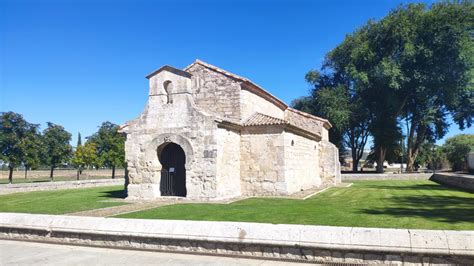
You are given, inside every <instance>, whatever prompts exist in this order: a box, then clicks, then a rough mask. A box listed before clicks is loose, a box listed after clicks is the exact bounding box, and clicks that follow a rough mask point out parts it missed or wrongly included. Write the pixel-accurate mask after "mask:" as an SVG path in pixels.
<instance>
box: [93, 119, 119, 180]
mask: <svg viewBox="0 0 474 266" xmlns="http://www.w3.org/2000/svg"><path fill="white" fill-rule="evenodd" d="M118 129H119V126H118V125H116V124H113V123H111V122H104V123H102V125H101V126H100V128H99V130H98V131H97V132H96V133H95V134H94V135H92V136H91V137H89V139H88V140H87V142H89V143H93V144H95V146H96V148H97V155H98V161H100V163H101V165H103V166H105V167H111V168H112V178H115V168H116V167H117V166H118V167H123V166H124V165H125V136H124V135H123V134H121V133H119V132H118Z"/></svg>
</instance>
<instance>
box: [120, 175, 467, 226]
mask: <svg viewBox="0 0 474 266" xmlns="http://www.w3.org/2000/svg"><path fill="white" fill-rule="evenodd" d="M118 217H124V218H146V219H180V220H181V219H184V220H209V221H244V222H261V223H275V224H313V225H334V226H357V227H390V228H419V229H452V230H474V194H473V193H468V192H463V191H459V190H455V189H451V188H447V187H444V186H441V185H438V184H436V183H434V182H431V181H393V180H391V181H357V182H354V184H353V186H351V187H348V188H331V189H328V190H327V191H325V192H323V193H320V194H317V195H316V196H314V197H312V198H310V199H307V200H304V201H303V200H290V199H276V198H273V199H271V198H253V199H247V200H242V201H238V202H235V203H232V204H228V205H223V204H176V205H169V206H164V207H160V208H155V209H150V210H145V211H140V212H135V213H129V214H124V215H120V216H118Z"/></svg>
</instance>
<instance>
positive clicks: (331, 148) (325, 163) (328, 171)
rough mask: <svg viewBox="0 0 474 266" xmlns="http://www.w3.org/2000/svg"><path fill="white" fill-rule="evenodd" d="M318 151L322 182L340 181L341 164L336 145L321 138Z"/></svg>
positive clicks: (331, 183) (334, 182) (329, 183)
mask: <svg viewBox="0 0 474 266" xmlns="http://www.w3.org/2000/svg"><path fill="white" fill-rule="evenodd" d="M319 153H320V156H319V162H320V164H319V165H320V173H321V179H322V183H323V184H324V185H336V184H339V183H341V164H340V163H339V150H338V149H337V147H336V146H335V145H334V144H332V143H331V142H329V141H326V140H322V141H321V145H320V151H319Z"/></svg>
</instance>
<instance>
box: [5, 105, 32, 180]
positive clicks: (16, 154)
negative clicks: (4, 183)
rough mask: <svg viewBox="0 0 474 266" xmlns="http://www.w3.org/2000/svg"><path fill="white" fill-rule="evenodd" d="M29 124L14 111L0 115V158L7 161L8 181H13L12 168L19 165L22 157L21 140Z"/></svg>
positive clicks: (22, 147)
mask: <svg viewBox="0 0 474 266" xmlns="http://www.w3.org/2000/svg"><path fill="white" fill-rule="evenodd" d="M28 127H29V124H28V122H26V120H25V119H23V116H22V115H20V114H17V113H14V112H3V113H1V115H0V159H1V160H2V161H4V162H6V163H8V169H9V173H8V182H9V183H10V184H11V183H12V181H13V169H14V168H15V167H18V166H20V164H21V163H22V160H23V158H24V146H23V145H22V140H23V139H24V138H25V136H26V135H27V132H28Z"/></svg>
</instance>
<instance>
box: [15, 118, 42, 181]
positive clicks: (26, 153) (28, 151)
mask: <svg viewBox="0 0 474 266" xmlns="http://www.w3.org/2000/svg"><path fill="white" fill-rule="evenodd" d="M41 145H42V144H41V134H40V132H39V125H36V124H30V123H27V125H26V134H25V136H24V137H23V138H22V140H21V141H20V147H21V149H22V150H23V157H22V162H23V166H24V167H25V179H26V178H27V177H28V169H34V168H37V167H38V166H39V165H40V163H41Z"/></svg>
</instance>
